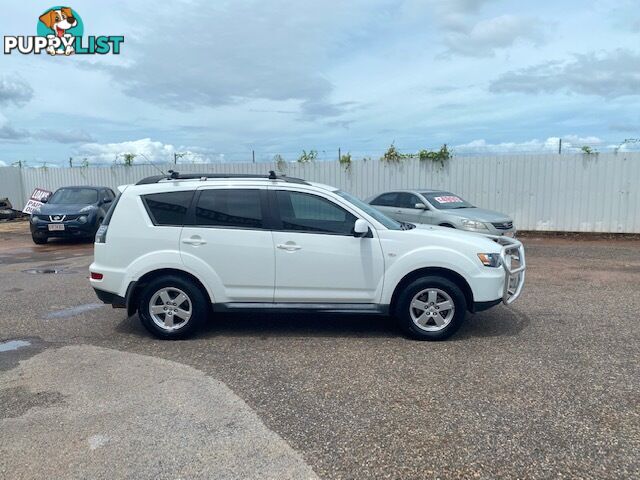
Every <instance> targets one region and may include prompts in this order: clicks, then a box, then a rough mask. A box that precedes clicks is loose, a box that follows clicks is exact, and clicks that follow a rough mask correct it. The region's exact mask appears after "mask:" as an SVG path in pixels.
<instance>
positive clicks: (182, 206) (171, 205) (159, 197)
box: [142, 190, 194, 227]
mask: <svg viewBox="0 0 640 480" xmlns="http://www.w3.org/2000/svg"><path fill="white" fill-rule="evenodd" d="M193 193H194V192H193V190H187V191H181V192H164V193H152V194H149V195H144V196H143V197H142V201H143V202H144V204H145V207H146V208H147V211H148V212H149V216H150V217H151V220H152V221H153V224H154V225H162V226H178V227H181V226H183V225H184V223H185V220H186V217H187V210H189V205H191V199H192V198H193Z"/></svg>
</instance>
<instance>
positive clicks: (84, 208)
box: [80, 205, 93, 213]
mask: <svg viewBox="0 0 640 480" xmlns="http://www.w3.org/2000/svg"><path fill="white" fill-rule="evenodd" d="M91 210H93V205H87V206H86V207H82V208H81V209H80V213H82V212H90V211H91Z"/></svg>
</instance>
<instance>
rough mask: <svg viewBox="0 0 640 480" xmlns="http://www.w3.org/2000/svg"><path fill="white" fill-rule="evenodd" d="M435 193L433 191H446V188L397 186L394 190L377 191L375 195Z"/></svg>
mask: <svg viewBox="0 0 640 480" xmlns="http://www.w3.org/2000/svg"><path fill="white" fill-rule="evenodd" d="M396 192H399V193H435V192H446V190H434V189H432V188H413V189H402V188H398V189H394V190H386V191H384V192H381V193H378V194H377V195H376V197H377V196H379V195H384V194H385V193H396Z"/></svg>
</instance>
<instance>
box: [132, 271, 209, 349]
mask: <svg viewBox="0 0 640 480" xmlns="http://www.w3.org/2000/svg"><path fill="white" fill-rule="evenodd" d="M207 312H208V305H207V301H206V299H205V296H204V295H203V293H202V291H201V290H200V289H199V288H198V287H197V286H196V285H195V284H194V283H193V282H192V281H190V280H188V279H186V278H182V277H179V276H174V275H168V276H165V277H159V278H157V279H155V280H152V281H151V282H150V283H149V284H148V285H147V286H146V288H145V289H144V291H143V293H142V295H141V296H140V303H139V305H138V315H139V317H140V321H141V322H142V324H143V325H144V326H145V328H146V329H147V330H149V332H151V333H152V334H153V335H155V336H156V337H158V338H162V339H168V340H171V339H179V338H185V337H188V336H190V335H192V334H193V333H194V332H195V331H196V330H197V328H198V326H199V325H200V324H201V323H202V322H203V321H204V319H205V318H206V316H207Z"/></svg>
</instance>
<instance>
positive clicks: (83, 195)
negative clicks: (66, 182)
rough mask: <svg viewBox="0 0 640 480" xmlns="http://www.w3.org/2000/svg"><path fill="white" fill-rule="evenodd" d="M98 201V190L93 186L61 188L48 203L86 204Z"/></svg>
mask: <svg viewBox="0 0 640 480" xmlns="http://www.w3.org/2000/svg"><path fill="white" fill-rule="evenodd" d="M97 201H98V191H97V190H94V189H93V188H61V189H59V190H57V191H56V193H54V194H53V195H52V196H51V198H50V199H49V202H48V203H53V204H57V205H86V204H89V203H96V202H97Z"/></svg>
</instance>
